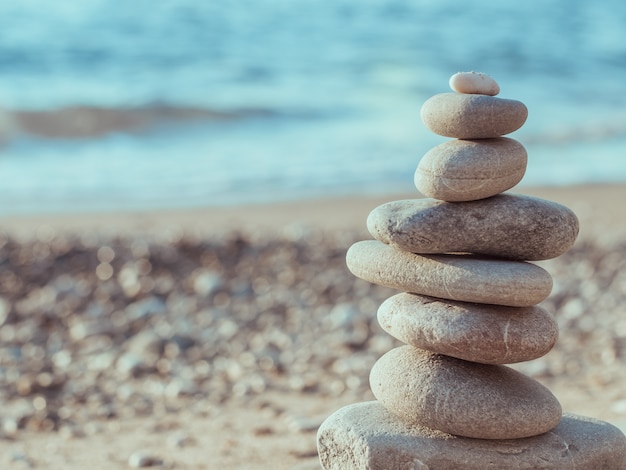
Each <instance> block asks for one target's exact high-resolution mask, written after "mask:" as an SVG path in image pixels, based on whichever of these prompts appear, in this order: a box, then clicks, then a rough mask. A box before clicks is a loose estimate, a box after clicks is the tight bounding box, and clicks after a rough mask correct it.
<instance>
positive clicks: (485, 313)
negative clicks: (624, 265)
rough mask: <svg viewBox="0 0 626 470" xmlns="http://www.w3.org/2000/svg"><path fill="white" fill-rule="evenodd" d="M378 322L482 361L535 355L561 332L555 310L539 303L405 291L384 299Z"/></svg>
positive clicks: (414, 341)
mask: <svg viewBox="0 0 626 470" xmlns="http://www.w3.org/2000/svg"><path fill="white" fill-rule="evenodd" d="M378 322H379V323H380V326H382V328H383V329H384V330H385V331H386V332H387V333H389V334H390V335H391V336H393V337H395V338H397V339H399V340H400V341H402V342H403V343H406V344H410V345H411V346H415V347H416V348H422V349H426V350H428V351H431V352H434V353H438V354H445V355H446V356H452V357H456V358H459V359H464V360H466V361H473V362H480V363H483V364H513V363H515V362H522V361H530V360H532V359H536V358H538V357H541V356H543V355H544V354H546V353H548V352H549V351H550V349H552V347H553V346H554V343H555V342H556V340H557V338H558V336H559V327H558V324H557V322H556V320H555V319H554V316H553V315H551V314H550V313H548V312H547V311H546V310H544V309H543V308H541V307H539V306H534V307H504V306H502V305H486V304H474V303H467V302H455V301H453V300H440V299H436V298H434V297H426V296H422V295H415V294H407V293H402V294H397V295H394V296H393V297H390V298H388V299H387V300H386V301H385V302H383V304H382V305H381V306H380V308H379V309H378Z"/></svg>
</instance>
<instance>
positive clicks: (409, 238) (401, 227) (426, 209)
mask: <svg viewBox="0 0 626 470" xmlns="http://www.w3.org/2000/svg"><path fill="white" fill-rule="evenodd" d="M367 228H368V230H369V232H370V233H371V234H372V236H373V237H374V238H376V239H378V240H380V241H382V242H384V243H387V244H389V245H391V246H393V247H395V248H398V249H400V250H404V251H411V252H414V253H421V254H432V253H453V252H468V253H475V254H481V255H489V256H498V257H502V258H510V259H524V260H542V259H550V258H555V257H557V256H559V255H561V254H563V253H564V252H565V251H567V250H568V249H569V248H571V247H572V245H573V244H574V241H575V240H576V236H577V235H578V219H577V218H576V215H575V214H574V213H573V212H572V211H571V210H570V209H568V208H567V207H565V206H562V205H561V204H557V203H556V202H552V201H546V200H545V199H540V198H537V197H531V196H524V195H517V194H500V195H498V196H494V197H490V198H488V199H482V200H480V201H469V202H444V201H438V200H436V199H429V198H425V199H408V200H402V201H392V202H388V203H386V204H383V205H381V206H378V207H377V208H376V209H374V210H373V211H372V212H371V213H370V215H369V217H368V219H367Z"/></svg>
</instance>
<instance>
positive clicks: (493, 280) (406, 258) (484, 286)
mask: <svg viewBox="0 0 626 470" xmlns="http://www.w3.org/2000/svg"><path fill="white" fill-rule="evenodd" d="M346 262H347V265H348V269H350V271H351V272H352V274H354V275H355V276H357V277H360V278H361V279H364V280H366V281H369V282H373V283H374V284H379V285H382V286H387V287H391V288H393V289H398V290H401V291H405V292H412V293H414V294H422V295H429V296H431V297H438V298H441V299H450V300H459V301H462V302H478V303H483V304H495V305H509V306H511V307H529V306H531V305H536V304H538V303H539V302H541V301H543V300H545V299H546V298H547V297H548V295H550V291H551V290H552V277H550V274H548V272H547V271H546V270H544V269H542V268H540V267H539V266H535V265H534V264H531V263H525V262H523V261H507V260H498V259H484V258H476V257H473V256H468V255H456V256H455V255H418V254H415V253H409V252H406V251H400V250H398V249H396V248H392V247H390V246H389V245H385V244H384V243H382V242H379V241H377V240H365V241H361V242H357V243H355V244H354V245H352V246H351V247H350V248H349V249H348V252H347V253H346Z"/></svg>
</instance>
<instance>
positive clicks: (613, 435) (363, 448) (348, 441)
mask: <svg viewBox="0 0 626 470" xmlns="http://www.w3.org/2000/svg"><path fill="white" fill-rule="evenodd" d="M317 442H318V451H319V455H320V461H321V463H322V466H323V467H324V469H326V470H344V469H347V468H364V469H365V468H367V469H370V470H449V469H455V470H487V469H490V470H500V469H505V468H506V469H511V470H522V469H524V470H571V469H574V468H575V469H577V470H598V469H605V470H623V469H624V468H626V438H625V437H624V435H623V434H622V432H621V431H620V430H619V429H617V428H616V427H614V426H612V425H610V424H608V423H605V422H603V421H598V420H595V419H592V418H586V417H581V416H577V415H574V414H569V413H566V414H564V415H563V417H562V418H561V421H560V422H559V424H558V425H557V426H556V428H554V429H553V430H552V431H550V432H547V433H545V434H541V435H539V436H534V437H527V438H524V439H514V440H508V439H504V440H487V439H471V438H467V437H458V436H452V435H450V434H446V433H443V432H440V431H434V430H431V429H428V428H425V427H421V426H416V425H409V424H407V423H406V422H404V421H401V420H398V418H397V417H396V416H395V415H393V414H391V413H389V411H387V410H386V409H385V407H384V406H383V405H382V404H380V403H379V402H377V401H370V402H365V403H358V404H355V405H349V406H346V407H344V408H342V409H340V410H338V411H336V412H335V413H334V414H333V415H331V416H330V417H329V418H327V419H326V421H325V422H324V423H323V424H322V426H321V427H320V428H319V431H318V434H317Z"/></svg>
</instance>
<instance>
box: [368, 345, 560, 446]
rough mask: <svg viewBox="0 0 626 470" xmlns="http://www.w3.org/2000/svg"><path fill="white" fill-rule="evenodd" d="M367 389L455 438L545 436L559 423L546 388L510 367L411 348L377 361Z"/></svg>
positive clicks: (403, 414) (411, 419)
mask: <svg viewBox="0 0 626 470" xmlns="http://www.w3.org/2000/svg"><path fill="white" fill-rule="evenodd" d="M370 387H371V389H372V393H373V394H374V396H375V397H376V399H377V400H379V401H380V402H381V403H382V404H383V405H384V406H385V408H387V409H388V410H389V411H390V412H391V413H392V414H394V415H396V416H398V418H399V419H402V420H404V421H405V422H407V423H409V424H417V425H420V426H425V427H428V428H431V429H437V430H439V431H443V432H446V433H450V434H454V435H456V436H465V437H472V438H478V439H519V438H522V437H530V436H536V435H538V434H543V433H544V432H547V431H549V430H551V429H552V428H554V427H555V426H556V425H557V424H558V422H559V420H560V419H561V405H560V404H559V402H558V400H557V399H556V398H555V396H554V395H552V393H551V392H550V390H548V389H547V388H546V387H544V386H543V385H541V384H540V383H539V382H537V381H536V380H534V379H532V378H530V377H528V376H526V375H524V374H522V373H520V372H518V371H516V370H514V369H511V368H510V367H507V366H499V365H489V364H477V363H475V362H469V361H463V360H461V359H456V358H453V357H449V356H444V355H441V354H433V353H431V352H428V351H425V350H423V349H418V348H414V347H413V346H401V347H399V348H395V349H392V350H391V351H389V352H387V353H386V354H384V355H383V356H382V357H381V358H380V359H378V361H376V363H375V364H374V367H373V368H372V370H371V372H370Z"/></svg>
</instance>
